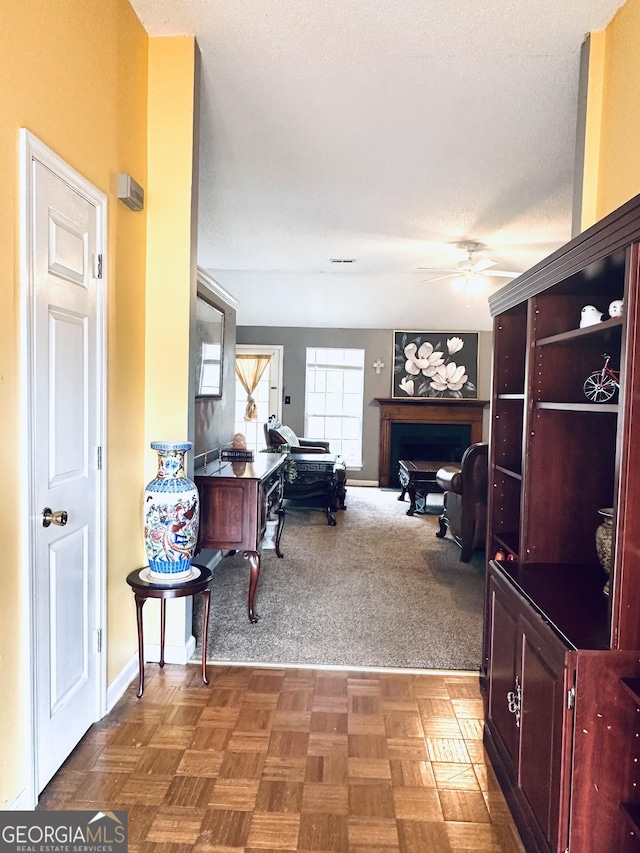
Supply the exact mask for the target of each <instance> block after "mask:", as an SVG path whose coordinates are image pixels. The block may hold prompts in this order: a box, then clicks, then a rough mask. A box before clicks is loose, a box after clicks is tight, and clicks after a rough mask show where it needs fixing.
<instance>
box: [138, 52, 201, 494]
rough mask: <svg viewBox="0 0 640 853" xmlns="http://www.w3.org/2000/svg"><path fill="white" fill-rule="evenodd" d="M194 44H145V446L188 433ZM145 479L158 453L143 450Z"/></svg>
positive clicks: (152, 471) (192, 286) (192, 282)
mask: <svg viewBox="0 0 640 853" xmlns="http://www.w3.org/2000/svg"><path fill="white" fill-rule="evenodd" d="M195 79H196V46H195V40H194V39H193V38H191V37H183V38H154V39H151V41H150V45H149V140H150V144H149V163H148V166H149V181H150V184H151V185H152V186H153V187H154V192H153V194H149V207H148V235H147V279H148V281H149V282H153V289H151V288H150V289H149V290H148V293H147V304H146V312H147V337H146V395H147V396H146V427H145V433H146V446H147V447H148V446H149V443H150V442H151V441H184V440H185V439H187V438H188V437H189V433H188V428H189V423H188V412H189V399H190V393H189V321H190V310H191V295H192V293H193V292H194V289H195V270H196V267H195V251H194V245H195V241H194V239H193V235H194V225H195V211H194V210H193V198H194V183H195V179H196V178H195V170H196V163H195V160H194V130H193V128H194V122H195V110H196V92H195V88H194V86H195ZM145 461H146V469H145V476H146V478H147V480H149V479H151V477H153V476H155V474H156V472H157V467H158V466H157V456H156V454H155V453H154V452H153V451H149V452H148V453H147V456H146V460H145Z"/></svg>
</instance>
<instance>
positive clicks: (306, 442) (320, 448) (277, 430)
mask: <svg viewBox="0 0 640 853" xmlns="http://www.w3.org/2000/svg"><path fill="white" fill-rule="evenodd" d="M264 440H265V441H266V443H267V447H280V445H281V444H288V445H289V447H290V449H291V450H290V452H291V453H294V454H295V453H330V452H331V450H330V448H329V442H328V441H322V440H320V439H319V438H314V439H310V438H299V437H298V436H297V435H296V434H295V432H294V431H293V430H292V429H291V427H288V426H285V425H284V424H282V423H280V421H279V420H278V419H277V418H276V416H275V415H271V417H270V418H269V420H268V421H267V422H266V424H265V425H264Z"/></svg>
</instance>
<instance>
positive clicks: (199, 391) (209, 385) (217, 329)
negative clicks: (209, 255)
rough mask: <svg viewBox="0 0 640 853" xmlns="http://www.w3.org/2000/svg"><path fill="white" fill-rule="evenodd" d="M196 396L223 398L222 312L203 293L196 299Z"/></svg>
mask: <svg viewBox="0 0 640 853" xmlns="http://www.w3.org/2000/svg"><path fill="white" fill-rule="evenodd" d="M196 348H197V358H196V397H222V362H223V353H224V311H220V309H219V308H216V307H215V305H213V304H212V303H211V302H209V300H208V299H206V298H205V297H204V296H202V294H200V293H198V298H197V299H196Z"/></svg>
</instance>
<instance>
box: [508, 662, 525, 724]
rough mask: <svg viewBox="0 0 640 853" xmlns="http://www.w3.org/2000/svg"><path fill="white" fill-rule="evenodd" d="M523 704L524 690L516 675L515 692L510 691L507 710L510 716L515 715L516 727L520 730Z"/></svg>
mask: <svg viewBox="0 0 640 853" xmlns="http://www.w3.org/2000/svg"><path fill="white" fill-rule="evenodd" d="M521 704H522V688H521V687H520V682H519V680H518V676H517V675H516V683H515V690H510V691H509V692H508V693H507V708H508V709H509V713H510V714H514V715H515V718H516V727H517V728H520V708H521Z"/></svg>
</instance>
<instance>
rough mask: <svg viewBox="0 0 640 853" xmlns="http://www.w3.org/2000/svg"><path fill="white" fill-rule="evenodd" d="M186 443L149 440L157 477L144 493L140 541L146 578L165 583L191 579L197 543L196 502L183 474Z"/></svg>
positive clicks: (195, 493) (188, 445)
mask: <svg viewBox="0 0 640 853" xmlns="http://www.w3.org/2000/svg"><path fill="white" fill-rule="evenodd" d="M191 447H192V444H191V442H190V441H152V442H151V448H152V449H153V450H155V451H157V453H158V474H157V476H156V477H155V479H153V480H152V481H151V482H150V483H149V484H148V485H147V487H146V489H145V492H144V541H145V547H146V550H147V559H148V560H149V575H150V576H151V577H152V578H153V579H155V580H161V581H164V582H165V583H167V582H169V583H173V581H179V580H187V579H188V578H190V577H191V573H192V572H191V561H192V560H193V555H194V553H195V549H196V543H197V541H198V524H199V516H200V512H199V499H198V490H197V488H196V485H195V483H193V482H192V481H191V480H189V479H188V477H187V476H186V475H185V473H184V455H185V453H186V452H187V451H188V450H191Z"/></svg>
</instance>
